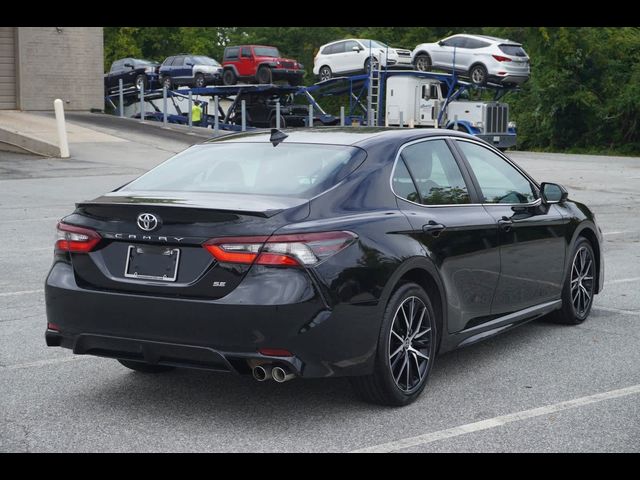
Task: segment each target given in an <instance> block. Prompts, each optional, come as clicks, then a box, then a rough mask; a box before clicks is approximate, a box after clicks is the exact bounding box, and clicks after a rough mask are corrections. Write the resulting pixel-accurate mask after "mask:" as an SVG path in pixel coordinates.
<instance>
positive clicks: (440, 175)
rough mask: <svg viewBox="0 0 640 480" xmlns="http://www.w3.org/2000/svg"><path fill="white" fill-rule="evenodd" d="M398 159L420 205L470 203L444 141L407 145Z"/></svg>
mask: <svg viewBox="0 0 640 480" xmlns="http://www.w3.org/2000/svg"><path fill="white" fill-rule="evenodd" d="M400 158H401V159H402V160H403V161H404V162H405V166H406V168H407V171H408V172H409V174H410V175H411V178H412V179H413V182H414V183H415V185H416V187H417V189H418V193H419V195H420V200H421V202H422V203H423V204H425V205H455V204H461V203H470V199H469V193H468V188H467V185H466V183H465V181H464V178H463V176H462V172H461V171H460V168H459V167H458V164H457V162H456V160H455V158H454V156H453V154H452V153H451V150H450V149H449V146H448V145H447V143H446V142H445V141H444V140H428V141H424V142H419V143H415V144H412V145H409V146H408V147H406V148H404V149H403V150H402V154H401V155H400ZM396 193H397V194H398V195H400V194H399V193H398V192H396Z"/></svg>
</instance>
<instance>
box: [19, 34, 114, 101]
mask: <svg viewBox="0 0 640 480" xmlns="http://www.w3.org/2000/svg"><path fill="white" fill-rule="evenodd" d="M58 29H60V31H58ZM17 50H18V52H17V56H18V59H17V70H18V71H17V76H18V82H17V83H18V108H19V109H20V110H52V109H53V101H54V100H55V99H56V98H61V99H62V100H63V101H64V106H65V109H67V110H89V109H91V108H98V109H102V108H103V107H104V80H103V74H104V70H103V68H104V65H103V57H104V53H103V33H102V27H18V39H17Z"/></svg>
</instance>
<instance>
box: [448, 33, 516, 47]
mask: <svg viewBox="0 0 640 480" xmlns="http://www.w3.org/2000/svg"><path fill="white" fill-rule="evenodd" d="M451 36H452V37H471V38H481V39H484V40H489V41H491V42H496V43H510V44H513V45H516V44H517V45H520V44H519V43H518V42H514V41H513V40H509V39H508V38H498V37H491V36H489V35H475V34H473V33H458V34H456V35H451ZM449 38H450V37H449Z"/></svg>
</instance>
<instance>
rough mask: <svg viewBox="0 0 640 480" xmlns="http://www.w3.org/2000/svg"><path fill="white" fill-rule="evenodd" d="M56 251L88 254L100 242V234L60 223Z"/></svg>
mask: <svg viewBox="0 0 640 480" xmlns="http://www.w3.org/2000/svg"><path fill="white" fill-rule="evenodd" d="M57 234H58V237H57V239H56V250H59V251H63V252H75V253H87V252H90V251H91V250H93V248H94V247H95V246H96V245H97V244H98V242H100V239H101V237H100V235H99V234H98V232H95V231H93V230H89V229H88V228H82V227H76V226H75V225H67V224H66V223H62V222H60V223H58V232H57Z"/></svg>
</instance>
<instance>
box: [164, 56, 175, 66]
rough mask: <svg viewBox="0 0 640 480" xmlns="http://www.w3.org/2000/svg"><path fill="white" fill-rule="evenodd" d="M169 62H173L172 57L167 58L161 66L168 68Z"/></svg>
mask: <svg viewBox="0 0 640 480" xmlns="http://www.w3.org/2000/svg"><path fill="white" fill-rule="evenodd" d="M171 62H173V57H167V58H165V60H164V62H162V65H164V66H169V65H171Z"/></svg>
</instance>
